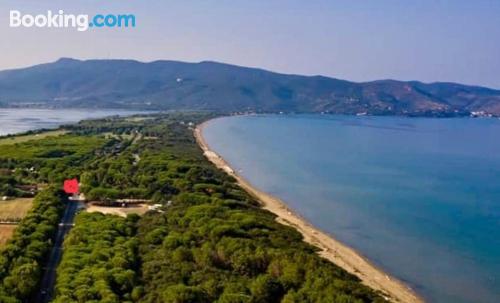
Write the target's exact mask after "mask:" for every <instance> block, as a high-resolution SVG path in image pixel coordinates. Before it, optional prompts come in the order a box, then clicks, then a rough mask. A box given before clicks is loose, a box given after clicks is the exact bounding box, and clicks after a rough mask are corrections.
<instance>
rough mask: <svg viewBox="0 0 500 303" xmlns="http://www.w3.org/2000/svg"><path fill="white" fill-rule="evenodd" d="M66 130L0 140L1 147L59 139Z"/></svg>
mask: <svg viewBox="0 0 500 303" xmlns="http://www.w3.org/2000/svg"><path fill="white" fill-rule="evenodd" d="M66 133H67V131H65V130H53V131H47V132H43V133H40V134H33V135H24V136H13V137H6V138H3V139H0V145H11V144H16V143H22V142H28V141H32V140H41V139H45V138H47V137H57V136H60V135H64V134H66Z"/></svg>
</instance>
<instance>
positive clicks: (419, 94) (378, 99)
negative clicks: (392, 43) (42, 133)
mask: <svg viewBox="0 0 500 303" xmlns="http://www.w3.org/2000/svg"><path fill="white" fill-rule="evenodd" d="M1 105H3V106H8V107H30V106H37V107H81V108H84V107H86V108H104V107H106V108H131V109H161V110H170V109H172V110H213V111H224V112H242V111H245V112H246V111H249V112H304V113H316V112H326V113H338V114H374V115H410V116H464V115H471V113H472V114H473V115H486V116H487V115H493V116H500V90H496V89H492V88H487V87H481V86H473V85H462V84H458V83H452V82H433V83H424V82H420V81H398V80H392V79H387V80H375V81H370V82H351V81H347V80H342V79H337V78H331V77H326V76H321V75H316V76H302V75H297V74H282V73H277V72H272V71H268V70H265V69H260V68H253V67H252V68H250V67H243V66H237V65H231V64H226V63H218V62H215V61H201V62H198V63H190V62H181V61H172V60H157V61H152V62H139V61H136V60H122V59H113V60H97V59H93V60H77V59H72V58H61V59H59V60H57V61H55V62H52V63H44V64H39V65H34V66H31V67H27V68H20V69H10V70H4V71H0V106H1Z"/></svg>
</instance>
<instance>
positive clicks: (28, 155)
mask: <svg viewBox="0 0 500 303" xmlns="http://www.w3.org/2000/svg"><path fill="white" fill-rule="evenodd" d="M106 141H107V140H106V139H104V138H99V137H98V136H77V135H71V134H66V135H61V136H57V137H46V138H45V139H44V140H31V141H27V142H21V143H16V144H10V145H3V146H2V148H1V149H0V158H3V159H16V160H32V159H50V158H62V157H65V156H70V155H75V156H81V155H84V154H88V153H90V152H91V151H92V150H94V149H96V148H98V147H101V146H102V145H104V143H105V142H106Z"/></svg>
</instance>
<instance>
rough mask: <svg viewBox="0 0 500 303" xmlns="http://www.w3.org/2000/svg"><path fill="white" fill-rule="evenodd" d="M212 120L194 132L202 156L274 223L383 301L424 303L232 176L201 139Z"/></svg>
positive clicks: (271, 198)
mask: <svg viewBox="0 0 500 303" xmlns="http://www.w3.org/2000/svg"><path fill="white" fill-rule="evenodd" d="M215 119H217V118H215ZM212 120H213V119H212ZM212 120H209V121H205V122H203V123H202V124H200V125H197V126H196V128H195V130H194V136H195V138H196V142H197V143H198V145H199V146H200V148H201V149H202V150H203V154H204V156H205V157H206V158H207V159H208V160H209V161H210V162H212V163H213V164H214V165H215V166H216V167H218V168H219V169H222V170H223V171H225V172H226V173H227V174H229V175H230V176H232V177H234V178H235V179H236V180H237V182H238V184H239V185H240V186H241V187H242V188H243V189H244V190H245V191H247V192H248V193H249V194H250V195H252V196H254V197H255V198H256V199H257V201H258V202H260V204H261V206H262V208H264V209H266V210H268V211H270V212H272V213H274V214H275V215H276V216H277V218H276V220H277V221H278V222H280V223H282V224H285V225H289V226H292V227H294V228H295V229H297V230H298V231H299V232H300V233H301V234H302V236H303V237H304V241H305V242H307V243H309V244H311V245H313V246H315V247H317V248H319V249H320V251H319V252H318V254H319V255H320V256H321V257H323V258H325V259H327V260H329V261H330V262H332V263H334V264H336V265H337V266H339V267H341V268H343V269H344V270H346V271H347V272H349V273H351V274H353V275H355V276H357V277H358V278H359V279H360V280H361V281H362V282H363V284H365V285H366V286H368V287H371V288H372V289H374V290H377V291H380V292H381V293H382V296H384V297H385V298H386V299H389V300H390V301H392V302H402V303H423V302H424V300H423V299H422V298H420V297H419V296H418V295H417V294H416V293H415V292H414V291H413V290H412V289H411V288H409V287H408V286H407V285H406V284H404V283H403V282H401V281H399V280H398V279H396V278H393V277H391V276H390V275H389V274H387V273H386V272H384V271H383V270H381V269H380V268H378V267H377V266H375V265H373V264H372V263H370V261H368V260H367V259H365V258H364V257H362V256H361V255H360V254H359V253H358V252H356V251H355V250H354V249H352V248H350V247H348V246H347V245H345V244H343V243H341V242H339V241H338V240H336V239H335V238H333V237H332V236H330V235H328V234H326V233H325V232H323V231H321V230H319V229H318V228H316V227H314V226H313V225H312V224H311V223H309V222H308V221H306V220H305V219H303V218H302V217H301V216H300V215H298V214H296V213H295V212H294V211H293V210H291V209H290V208H288V206H287V205H286V203H284V202H283V201H282V200H280V199H279V198H277V197H274V196H271V195H269V194H267V193H265V192H262V191H260V190H259V189H257V188H255V187H253V186H252V185H251V184H250V182H248V181H247V180H245V179H244V178H243V177H242V176H240V175H239V174H238V173H236V172H235V171H234V170H233V169H232V168H231V167H230V166H229V164H228V163H227V162H226V161H225V160H224V159H223V158H222V157H221V156H219V155H218V154H217V153H215V152H214V151H212V150H211V149H210V147H209V145H208V144H207V142H206V141H205V139H204V138H203V134H202V132H203V128H204V127H205V125H206V124H207V123H208V122H210V121H212Z"/></svg>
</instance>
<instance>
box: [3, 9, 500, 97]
mask: <svg viewBox="0 0 500 303" xmlns="http://www.w3.org/2000/svg"><path fill="white" fill-rule="evenodd" d="M12 9H16V10H20V11H22V12H23V13H31V14H38V13H43V12H45V11H47V10H48V9H50V10H54V11H56V10H59V9H64V10H65V11H66V12H68V13H86V14H95V13H113V14H118V13H132V14H135V15H136V17H137V27H136V28H135V29H126V30H117V29H103V30H97V31H96V30H91V31H88V32H84V33H79V32H75V31H74V30H68V29H34V28H31V29H20V28H9V26H8V16H9V11H10V10H12ZM0 36H1V37H2V40H3V41H4V42H3V43H1V44H0V54H1V56H0V69H6V68H14V67H21V66H28V65H32V64H36V63H41V62H49V61H54V60H55V59H57V58H59V57H75V58H82V59H86V58H130V59H137V60H141V61H152V60H157V59H171V60H182V61H194V62H196V61H202V60H214V61H221V62H227V63H233V64H238V65H245V66H254V67H262V68H266V69H270V70H274V71H279V72H285V73H298V74H306V75H316V74H321V75H326V76H332V77H337V78H342V79H348V80H353V81H369V80H375V79H387V78H392V79H400V80H422V81H426V82H432V81H453V82H461V83H466V84H478V85H484V86H490V87H494V88H500V1H497V0H478V1H472V0H470V1H463V0H447V1H446V0H435V1H430V0H419V1H403V0H399V1H396V0H350V1H348V0H345V1H344V0H342V1H336V0H329V1H320V0H316V1H315V0H311V1H303V0H290V1H285V0H279V1H278V0H262V1H261V0H248V1H240V0H199V1H196V0H190V1H186V0H184V1H165V0H163V1H162V0H158V1H152V0H142V1H132V0H126V1H125V0H116V1H115V0H107V1H102V0H72V1H61V0H54V1H43V0H22V1H14V0H2V2H1V3H0Z"/></svg>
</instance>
